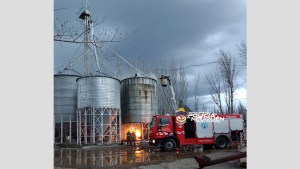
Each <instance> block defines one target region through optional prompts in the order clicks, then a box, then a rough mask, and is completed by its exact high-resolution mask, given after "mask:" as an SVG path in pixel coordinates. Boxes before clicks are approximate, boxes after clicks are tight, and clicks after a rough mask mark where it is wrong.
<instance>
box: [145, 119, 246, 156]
mask: <svg viewBox="0 0 300 169" xmlns="http://www.w3.org/2000/svg"><path fill="white" fill-rule="evenodd" d="M203 114H204V115H203ZM203 114H198V115H199V116H198V117H196V118H193V117H190V118H186V120H185V122H183V123H182V122H180V121H178V118H180V115H179V116H171V115H156V116H153V118H152V121H151V123H150V132H149V134H150V139H149V143H150V145H153V146H158V147H161V148H162V149H163V150H165V151H173V150H175V149H176V148H179V147H180V146H186V145H214V146H216V148H218V149H223V148H226V147H228V145H229V144H232V143H239V142H240V136H241V132H242V131H243V117H242V115H240V114H224V115H211V116H213V117H214V118H215V119H219V120H215V121H212V119H211V118H210V119H209V118H203V117H205V116H208V115H205V113H203ZM195 115H196V116H197V114H196V113H195V114H194V115H193V116H195ZM201 115H202V117H201ZM197 118H198V119H199V118H201V119H202V121H201V120H200V121H197ZM205 119H206V120H205Z"/></svg>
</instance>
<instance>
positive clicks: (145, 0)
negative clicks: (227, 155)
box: [54, 0, 247, 107]
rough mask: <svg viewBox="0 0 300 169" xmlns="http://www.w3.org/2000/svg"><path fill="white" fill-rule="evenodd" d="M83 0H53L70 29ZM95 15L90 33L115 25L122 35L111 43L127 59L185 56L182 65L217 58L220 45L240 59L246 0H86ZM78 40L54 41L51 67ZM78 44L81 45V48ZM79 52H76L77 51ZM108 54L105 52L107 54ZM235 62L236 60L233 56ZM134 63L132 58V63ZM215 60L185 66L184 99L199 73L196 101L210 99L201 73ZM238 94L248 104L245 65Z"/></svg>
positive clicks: (61, 64) (64, 57) (71, 51)
mask: <svg viewBox="0 0 300 169" xmlns="http://www.w3.org/2000/svg"><path fill="white" fill-rule="evenodd" d="M84 2H85V0H54V17H55V22H56V23H58V22H57V21H56V18H58V19H59V21H60V22H63V21H68V25H71V26H74V30H76V29H79V28H80V22H79V19H78V16H79V13H80V12H81V11H80V9H81V8H82V7H83V4H84ZM89 8H90V11H91V15H92V18H93V20H98V22H99V21H101V19H102V18H103V17H106V20H105V22H104V23H102V24H100V25H98V26H95V27H94V34H95V35H97V34H100V33H101V32H103V28H107V29H112V30H113V29H115V28H117V27H119V32H120V33H122V36H123V37H128V38H126V39H125V40H123V41H121V42H119V43H110V44H109V45H110V46H111V47H112V48H113V49H114V50H115V51H117V52H118V53H119V54H120V55H121V56H122V57H124V58H125V59H126V60H128V61H129V62H131V63H132V62H133V60H134V59H135V58H139V60H141V61H143V62H144V63H149V64H153V61H154V60H159V59H161V60H163V61H165V62H170V60H171V58H176V59H178V60H181V59H182V60H183V61H184V65H185V66H189V65H194V64H204V63H208V62H212V61H216V58H217V55H216V53H217V52H218V49H220V48H222V49H224V50H225V51H228V52H229V53H230V54H232V55H233V56H236V57H237V59H238V51H237V45H238V44H239V43H240V42H241V41H244V42H247V39H246V34H247V30H246V13H247V11H246V0H187V1H184V0H89ZM78 47H79V45H78V44H60V43H58V42H55V43H54V70H57V69H58V68H61V67H64V66H65V65H67V63H68V60H70V59H71V58H72V56H73V55H74V53H75V51H76V49H77V48H78ZM79 49H81V48H79ZM78 53H79V54H80V52H78ZM107 57H109V56H107ZM237 62H238V63H239V60H237ZM132 64H134V63H132ZM215 67H216V65H215V64H210V65H205V66H200V67H189V68H187V69H186V73H187V80H188V83H189V89H188V97H189V99H188V105H189V106H190V107H193V97H194V96H193V90H194V89H193V86H194V77H195V75H196V74H197V73H199V74H200V84H199V86H200V96H201V97H200V102H201V104H208V103H209V102H211V100H210V96H209V87H208V84H207V81H206V80H205V76H206V75H207V74H208V73H209V72H210V71H212V70H213V69H214V68H215ZM239 69H240V73H239V76H238V79H237V82H238V86H239V88H238V91H237V93H236V99H240V100H241V101H242V103H244V104H247V100H246V97H247V86H246V81H247V78H246V67H245V66H239Z"/></svg>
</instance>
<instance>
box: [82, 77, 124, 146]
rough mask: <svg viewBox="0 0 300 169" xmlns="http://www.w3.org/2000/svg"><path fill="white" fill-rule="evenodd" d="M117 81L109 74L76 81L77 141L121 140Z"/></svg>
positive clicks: (104, 141)
mask: <svg viewBox="0 0 300 169" xmlns="http://www.w3.org/2000/svg"><path fill="white" fill-rule="evenodd" d="M120 89H121V85H120V81H119V80H118V79H115V78H112V77H108V76H102V75H101V76H99V75H98V76H86V77H82V78H79V79H78V80H77V90H78V93H77V113H78V125H79V126H78V127H79V129H78V131H79V133H78V138H81V139H79V140H78V143H79V144H81V141H82V139H83V141H84V143H85V144H87V143H88V142H91V143H95V142H96V141H97V142H100V143H112V142H120V140H121V138H120V137H121V136H120V134H121V131H120V130H121V129H120V128H121V124H120V123H121V120H120V118H121V107H120Z"/></svg>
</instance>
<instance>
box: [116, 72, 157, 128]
mask: <svg viewBox="0 0 300 169" xmlns="http://www.w3.org/2000/svg"><path fill="white" fill-rule="evenodd" d="M156 85H157V81H156V80H155V79H152V78H149V77H132V78H127V79H124V80H122V81H121V105H122V106H121V109H122V123H123V124H124V123H149V122H150V121H151V118H152V116H154V115H155V114H157V93H156V91H157V89H156V88H157V87H156Z"/></svg>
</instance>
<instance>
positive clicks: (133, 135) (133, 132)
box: [131, 130, 136, 146]
mask: <svg viewBox="0 0 300 169" xmlns="http://www.w3.org/2000/svg"><path fill="white" fill-rule="evenodd" d="M131 136H132V137H131V138H132V142H133V146H135V139H136V136H135V131H134V130H133V131H132V134H131Z"/></svg>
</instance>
